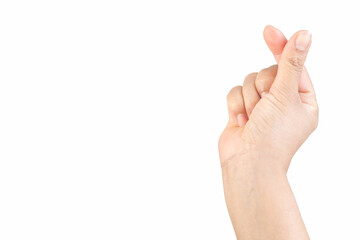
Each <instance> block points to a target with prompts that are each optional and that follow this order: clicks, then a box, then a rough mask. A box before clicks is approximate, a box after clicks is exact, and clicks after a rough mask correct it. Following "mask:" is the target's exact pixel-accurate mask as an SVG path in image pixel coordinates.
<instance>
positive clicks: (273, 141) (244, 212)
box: [219, 26, 318, 240]
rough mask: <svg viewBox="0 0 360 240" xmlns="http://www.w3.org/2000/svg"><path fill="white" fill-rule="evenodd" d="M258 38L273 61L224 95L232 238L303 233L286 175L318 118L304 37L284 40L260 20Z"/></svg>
mask: <svg viewBox="0 0 360 240" xmlns="http://www.w3.org/2000/svg"><path fill="white" fill-rule="evenodd" d="M264 38H265V41H266V43H267V45H268V47H269V48H270V50H271V51H272V53H273V54H274V57H275V59H276V61H277V62H278V65H274V66H271V67H269V68H266V69H263V70H261V71H260V72H258V73H251V74H249V75H248V76H247V77H246V78H245V81H244V85H243V87H242V86H236V87H234V88H233V89H231V90H230V92H229V94H228V96H227V100H228V110H229V121H228V123H227V126H226V127H225V129H224V131H223V133H222V134H221V136H220V139H219V154H220V161H221V166H222V173H223V183H224V192H225V199H226V204H227V207H228V211H229V215H230V218H231V221H232V223H233V226H234V229H235V233H236V236H237V237H238V239H242V240H246V239H277V240H281V239H292V240H295V239H296V240H297V239H299V240H303V239H309V236H308V234H307V231H306V228H305V225H304V223H303V221H302V218H301V215H300V211H299V209H298V207H297V204H296V200H295V197H294V195H293V194H292V191H291V188H290V185H289V183H288V181H287V178H286V173H287V170H288V167H289V164H290V161H291V159H292V157H293V155H294V154H295V152H296V151H297V150H298V148H299V147H300V146H301V144H302V143H303V142H304V141H305V140H306V138H307V137H308V136H309V135H310V134H311V132H312V131H314V129H315V128H316V126H317V123H318V105H317V102H316V97H315V92H314V89H313V86H312V83H311V80H310V77H309V75H308V73H307V71H306V69H305V67H304V63H305V59H306V56H307V53H308V51H309V48H310V45H311V35H310V33H309V32H307V31H299V32H297V33H295V34H294V35H293V36H292V37H291V38H290V40H289V41H287V40H286V38H285V37H284V35H283V34H282V33H281V32H280V31H279V30H277V29H275V28H274V27H271V26H267V27H266V28H265V30H264Z"/></svg>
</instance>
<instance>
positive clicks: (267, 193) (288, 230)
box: [222, 160, 309, 240]
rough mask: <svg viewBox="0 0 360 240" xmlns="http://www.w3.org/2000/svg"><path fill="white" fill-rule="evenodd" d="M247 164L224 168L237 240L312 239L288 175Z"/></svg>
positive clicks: (226, 192)
mask: <svg viewBox="0 0 360 240" xmlns="http://www.w3.org/2000/svg"><path fill="white" fill-rule="evenodd" d="M246 161H249V160H246ZM246 161H242V160H239V161H237V164H234V163H232V164H229V165H226V166H224V167H223V169H222V172H223V183H224V191H225V199H226V203H227V207H228V211H229V215H230V218H231V221H232V223H233V227H234V229H235V233H236V236H237V238H238V239H241V240H246V239H251V240H254V239H267V240H272V239H276V240H282V239H284V240H285V239H286V240H289V239H290V240H293V239H296V240H306V239H309V236H308V234H307V231H306V228H305V225H304V223H303V221H302V218H301V215H300V211H299V209H298V206H297V204H296V200H295V197H294V195H293V193H292V191H291V188H290V185H289V183H288V180H287V177H286V174H285V173H282V172H275V171H271V170H270V169H262V168H261V167H256V166H254V165H252V164H248V163H246Z"/></svg>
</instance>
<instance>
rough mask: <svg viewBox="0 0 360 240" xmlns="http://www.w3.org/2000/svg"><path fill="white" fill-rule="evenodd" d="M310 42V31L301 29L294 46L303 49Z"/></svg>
mask: <svg viewBox="0 0 360 240" xmlns="http://www.w3.org/2000/svg"><path fill="white" fill-rule="evenodd" d="M310 42H311V33H310V32H309V31H302V32H300V33H299V34H298V36H297V38H296V44H295V45H296V48H297V49H298V50H300V51H305V50H306V49H307V48H308V46H309V44H310Z"/></svg>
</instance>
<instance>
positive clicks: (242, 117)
mask: <svg viewBox="0 0 360 240" xmlns="http://www.w3.org/2000/svg"><path fill="white" fill-rule="evenodd" d="M237 120H238V124H239V126H240V127H242V126H244V125H245V124H246V122H247V120H248V118H247V116H246V114H243V113H239V114H238V115H237Z"/></svg>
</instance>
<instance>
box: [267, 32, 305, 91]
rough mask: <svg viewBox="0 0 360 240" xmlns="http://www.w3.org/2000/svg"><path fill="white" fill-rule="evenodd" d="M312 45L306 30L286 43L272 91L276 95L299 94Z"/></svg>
mask: <svg viewBox="0 0 360 240" xmlns="http://www.w3.org/2000/svg"><path fill="white" fill-rule="evenodd" d="M310 45H311V33H310V32H309V31H306V30H302V31H299V32H297V33H295V34H294V35H293V36H292V37H291V38H290V40H289V41H288V42H287V43H286V45H285V47H284V50H283V52H282V55H281V57H280V60H279V68H278V72H277V75H276V78H275V80H274V83H273V85H272V89H271V91H272V92H273V93H274V94H280V95H285V96H286V97H290V96H293V95H295V94H298V92H299V82H300V79H301V74H302V71H303V69H304V63H305V60H306V56H307V54H308V52H309V48H310Z"/></svg>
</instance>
